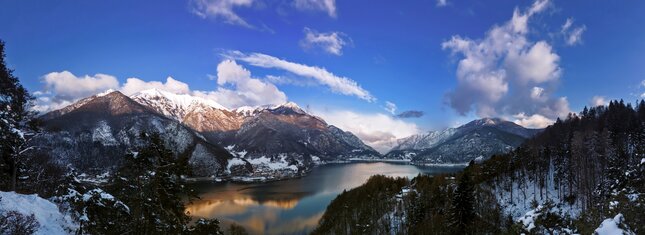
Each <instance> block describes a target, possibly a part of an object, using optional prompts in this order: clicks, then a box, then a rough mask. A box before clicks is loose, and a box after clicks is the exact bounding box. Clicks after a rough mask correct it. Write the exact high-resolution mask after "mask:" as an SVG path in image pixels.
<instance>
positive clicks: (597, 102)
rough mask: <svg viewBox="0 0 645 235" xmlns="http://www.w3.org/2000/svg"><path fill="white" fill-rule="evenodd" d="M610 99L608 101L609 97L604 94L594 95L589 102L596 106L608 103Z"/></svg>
mask: <svg viewBox="0 0 645 235" xmlns="http://www.w3.org/2000/svg"><path fill="white" fill-rule="evenodd" d="M608 104H609V101H607V98H605V97H604V96H594V97H593V98H591V101H590V102H589V105H590V106H591V107H596V106H602V105H608Z"/></svg>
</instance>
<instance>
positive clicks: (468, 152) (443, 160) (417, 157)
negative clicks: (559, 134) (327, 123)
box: [385, 118, 540, 164]
mask: <svg viewBox="0 0 645 235" xmlns="http://www.w3.org/2000/svg"><path fill="white" fill-rule="evenodd" d="M539 131H540V130H536V129H527V128H524V127H522V126H519V125H517V124H515V123H512V122H509V121H505V120H502V119H499V118H483V119H478V120H474V121H472V122H469V123H467V124H465V125H463V126H460V127H457V128H448V129H445V130H443V131H431V132H428V133H425V134H421V135H414V136H410V137H407V138H404V139H402V140H400V141H399V145H397V146H395V147H394V148H393V149H392V150H391V151H390V152H389V153H388V154H386V156H385V158H388V159H402V160H410V161H412V162H415V163H418V164H464V163H468V162H469V161H471V160H483V159H487V158H488V157H490V156H492V155H494V154H500V153H506V152H508V151H510V150H512V149H514V148H515V147H517V146H519V145H520V144H521V143H523V142H524V141H525V140H526V139H528V138H530V137H532V136H533V135H535V134H536V133H538V132H539Z"/></svg>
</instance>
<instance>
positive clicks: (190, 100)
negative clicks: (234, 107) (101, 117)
mask: <svg viewBox="0 0 645 235" xmlns="http://www.w3.org/2000/svg"><path fill="white" fill-rule="evenodd" d="M137 97H138V98H148V99H160V98H165V99H167V100H168V101H170V102H173V103H174V104H176V105H178V106H182V107H189V106H191V105H193V104H205V105H207V106H210V107H212V108H215V109H222V110H228V108H226V107H224V106H223V105H221V104H219V103H217V102H215V101H214V100H209V99H204V98H201V97H197V96H192V95H188V94H176V93H173V92H168V91H164V90H160V89H157V88H152V89H148V90H143V91H140V92H138V93H137V94H134V95H133V96H132V98H134V99H135V100H136V99H137Z"/></svg>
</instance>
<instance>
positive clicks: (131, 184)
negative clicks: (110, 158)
mask: <svg viewBox="0 0 645 235" xmlns="http://www.w3.org/2000/svg"><path fill="white" fill-rule="evenodd" d="M141 137H142V138H143V139H145V140H146V141H147V142H148V145H147V146H145V147H143V148H140V149H138V150H137V151H135V152H132V153H130V154H128V156H127V157H126V159H125V163H124V164H123V166H122V167H121V168H120V169H119V170H118V172H117V173H116V175H115V177H114V179H113V182H112V185H111V189H112V190H111V192H113V193H114V194H115V196H116V197H117V198H119V199H120V200H122V201H123V202H124V203H125V204H126V205H128V206H129V209H130V214H131V216H132V218H133V220H132V221H131V223H132V226H130V228H132V229H134V230H133V231H132V232H133V233H135V234H156V233H161V232H163V233H170V234H179V233H181V232H183V231H186V230H188V228H187V224H188V222H189V220H190V217H188V215H186V214H185V211H184V209H185V208H184V202H185V201H184V200H183V197H188V198H191V197H193V196H194V194H193V193H192V192H191V191H190V190H189V187H186V185H184V183H183V182H182V181H181V180H180V177H181V176H182V175H186V174H187V173H188V172H187V168H186V167H185V165H184V164H182V163H181V162H180V160H179V159H175V157H174V156H173V154H172V152H171V151H170V150H169V149H167V148H166V147H165V146H164V144H163V141H162V140H161V138H160V137H159V135H158V134H152V135H147V134H145V133H142V134H141Z"/></svg>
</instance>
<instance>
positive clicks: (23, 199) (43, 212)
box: [0, 192, 78, 235]
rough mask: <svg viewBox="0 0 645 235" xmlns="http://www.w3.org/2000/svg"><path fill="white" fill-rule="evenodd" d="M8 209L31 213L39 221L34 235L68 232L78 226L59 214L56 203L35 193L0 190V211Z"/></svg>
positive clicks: (67, 217) (53, 234)
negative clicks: (27, 193) (25, 193)
mask: <svg viewBox="0 0 645 235" xmlns="http://www.w3.org/2000/svg"><path fill="white" fill-rule="evenodd" d="M8 211H17V212H18V213H20V214H22V215H25V216H30V215H31V214H33V215H34V216H35V218H36V221H38V223H39V227H38V230H37V231H36V232H35V234H36V235H40V234H42V235H58V234H70V233H71V232H72V231H75V230H76V228H78V225H77V224H75V223H74V222H72V219H71V218H70V217H69V216H64V215H63V214H61V212H60V211H59V209H58V206H56V204H54V203H52V202H50V201H47V200H45V199H44V198H41V197H39V196H38V195H36V194H32V195H24V194H17V193H14V192H0V213H4V212H8Z"/></svg>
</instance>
